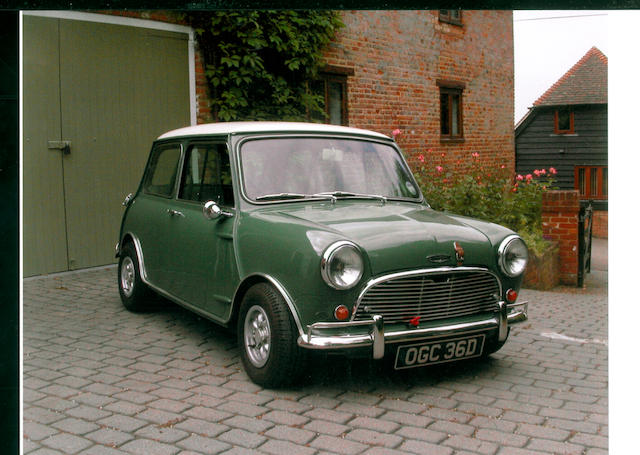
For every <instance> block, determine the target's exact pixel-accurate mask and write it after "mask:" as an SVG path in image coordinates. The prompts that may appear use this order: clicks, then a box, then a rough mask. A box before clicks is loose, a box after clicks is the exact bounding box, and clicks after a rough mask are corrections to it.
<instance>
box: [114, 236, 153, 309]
mask: <svg viewBox="0 0 640 455" xmlns="http://www.w3.org/2000/svg"><path fill="white" fill-rule="evenodd" d="M118 290H119V291H120V299H121V300H122V304H123V305H124V307H125V308H126V309H127V310H129V311H134V312H135V311H143V310H147V309H149V308H150V307H151V300H152V297H153V295H152V293H151V291H150V289H149V288H148V287H147V285H146V284H144V283H143V282H142V279H141V278H140V269H139V266H138V255H137V253H136V250H135V248H134V247H133V244H131V243H126V244H125V245H124V246H123V247H122V250H121V251H120V260H119V262H118Z"/></svg>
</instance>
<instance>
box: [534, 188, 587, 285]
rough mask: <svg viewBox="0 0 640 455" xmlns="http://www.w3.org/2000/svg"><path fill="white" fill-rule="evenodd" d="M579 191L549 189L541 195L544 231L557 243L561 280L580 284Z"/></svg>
mask: <svg viewBox="0 0 640 455" xmlns="http://www.w3.org/2000/svg"><path fill="white" fill-rule="evenodd" d="M579 214H580V199H579V198H578V191H576V190H571V191H564V190H556V191H548V192H546V193H544V194H543V196H542V233H543V235H544V237H545V238H547V239H549V240H552V241H554V242H557V243H558V259H559V264H558V279H559V281H560V283H561V284H566V285H570V286H576V285H577V284H578V221H579Z"/></svg>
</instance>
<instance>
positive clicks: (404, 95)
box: [109, 10, 515, 169]
mask: <svg viewBox="0 0 640 455" xmlns="http://www.w3.org/2000/svg"><path fill="white" fill-rule="evenodd" d="M109 14H117V15H122V16H128V17H137V18H142V19H150V20H157V21H162V22H170V23H178V24H184V21H182V20H181V18H180V15H178V14H176V13H174V12H171V11H169V12H167V11H119V12H114V11H110V12H109ZM342 20H343V22H344V24H345V27H344V28H342V29H341V30H340V31H339V33H338V35H337V37H336V39H335V40H334V42H333V43H332V44H330V45H329V47H328V49H327V51H326V52H325V59H326V62H327V64H328V65H330V66H335V67H342V68H346V69H350V70H351V69H352V70H353V75H350V76H349V77H348V80H347V84H348V109H349V124H350V126H354V127H358V128H366V129H372V130H374V131H379V132H381V133H384V134H388V135H390V134H391V132H392V131H393V130H394V129H396V128H398V129H400V130H401V132H402V133H401V135H400V136H398V137H397V141H398V143H399V145H400V146H401V147H402V148H403V150H404V152H405V155H406V157H407V159H408V160H409V162H410V164H412V165H415V164H416V163H417V157H418V155H419V154H421V153H426V152H427V150H429V149H431V150H432V151H433V153H435V154H437V155H436V156H440V155H441V154H443V153H444V155H445V157H444V159H443V160H442V161H443V162H442V163H441V164H443V165H446V166H450V167H457V166H456V163H457V162H459V161H463V162H464V161H468V160H469V157H470V154H471V153H473V152H477V153H479V154H480V159H481V160H483V161H486V162H489V163H492V164H494V165H496V166H499V165H502V164H504V165H506V166H507V167H508V168H509V169H514V168H515V142H514V130H513V112H514V95H513V94H514V83H513V68H514V66H513V25H512V13H511V11H463V15H462V22H463V25H462V26H456V25H450V24H446V23H441V22H440V21H439V19H438V12H437V11H426V10H420V11H343V12H342ZM437 80H448V81H455V82H459V83H462V84H464V86H465V88H464V91H463V128H464V141H463V142H460V143H445V142H441V141H440V99H439V88H438V86H437V85H436V81H437ZM196 96H197V109H198V110H197V115H198V123H206V122H211V121H212V115H211V111H210V108H209V102H208V99H209V98H208V96H209V94H208V87H207V83H206V78H205V75H204V65H203V60H202V57H201V54H200V52H199V50H198V49H197V46H196Z"/></svg>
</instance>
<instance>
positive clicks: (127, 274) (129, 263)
mask: <svg viewBox="0 0 640 455" xmlns="http://www.w3.org/2000/svg"><path fill="white" fill-rule="evenodd" d="M135 279H136V269H135V267H134V265H133V260H132V259H131V258H130V257H129V256H127V257H125V258H124V259H123V260H122V266H121V267H120V286H121V287H122V292H124V295H125V296H127V297H131V294H133V286H134V284H135Z"/></svg>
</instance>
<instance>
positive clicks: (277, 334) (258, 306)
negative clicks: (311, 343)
mask: <svg viewBox="0 0 640 455" xmlns="http://www.w3.org/2000/svg"><path fill="white" fill-rule="evenodd" d="M297 339H298V331H297V329H296V326H295V323H294V321H293V318H292V316H291V313H290V311H289V308H288V307H287V304H286V303H285V301H284V299H283V298H282V295H280V293H279V292H278V291H277V290H276V289H275V288H274V287H273V286H271V285H269V284H266V283H259V284H256V285H254V286H253V287H251V288H250V289H249V290H248V291H247V293H246V295H245V296H244V299H243V300H242V303H241V305H240V312H239V315H238V346H239V348H240V357H241V358H242V364H243V365H244V368H245V371H246V372H247V374H248V375H249V377H250V378H251V380H252V381H253V382H255V383H256V384H259V385H261V386H263V387H270V388H275V387H282V386H285V385H289V384H292V383H294V382H295V381H296V380H297V379H298V378H299V377H300V375H301V374H302V373H303V369H304V368H303V365H304V357H305V356H304V352H303V350H302V349H301V348H300V347H299V346H298V342H297Z"/></svg>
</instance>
